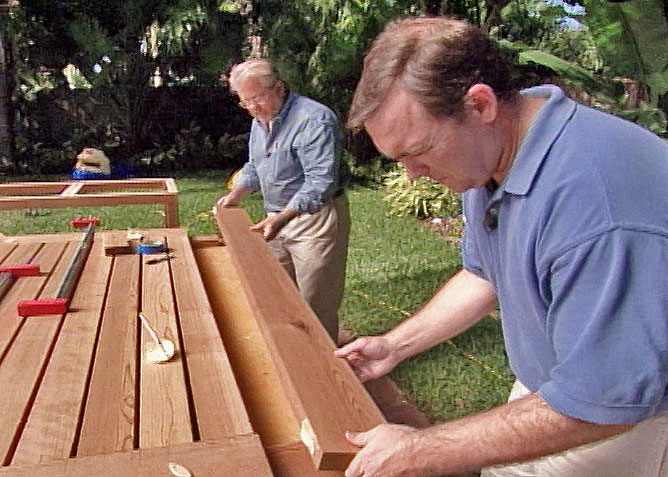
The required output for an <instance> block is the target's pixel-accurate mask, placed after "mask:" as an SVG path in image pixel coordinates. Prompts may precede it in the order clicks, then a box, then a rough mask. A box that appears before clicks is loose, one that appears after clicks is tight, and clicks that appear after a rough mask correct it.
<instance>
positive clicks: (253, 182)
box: [237, 160, 260, 192]
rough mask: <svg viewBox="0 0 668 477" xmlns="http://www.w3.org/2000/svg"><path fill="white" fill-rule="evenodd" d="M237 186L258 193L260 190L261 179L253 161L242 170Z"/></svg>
mask: <svg viewBox="0 0 668 477" xmlns="http://www.w3.org/2000/svg"><path fill="white" fill-rule="evenodd" d="M237 185H238V186H239V187H242V188H244V189H247V190H252V191H253V192H257V191H259V190H260V178H259V176H258V175H257V170H256V169H255V165H254V164H253V161H252V160H251V161H248V162H247V163H246V164H244V166H243V167H242V168H241V173H240V174H239V179H238V180H237Z"/></svg>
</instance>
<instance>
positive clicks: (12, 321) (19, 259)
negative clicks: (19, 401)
mask: <svg viewBox="0 0 668 477" xmlns="http://www.w3.org/2000/svg"><path fill="white" fill-rule="evenodd" d="M41 247H42V244H41V243H37V242H35V243H30V244H21V245H19V246H17V247H16V248H14V249H12V252H11V254H10V255H9V256H7V258H6V259H5V260H4V261H3V262H2V264H3V265H20V264H22V263H27V262H29V261H31V260H32V259H33V257H34V256H35V254H36V253H37V251H38V250H39V249H40V248H41ZM35 263H39V262H35ZM40 265H41V271H42V274H46V273H48V272H49V271H50V268H45V267H47V266H50V267H53V265H54V263H48V264H47V263H43V264H42V263H40ZM28 278H32V279H31V280H28ZM45 279H46V278H45V276H39V277H20V278H19V279H17V280H16V281H15V282H14V284H13V285H12V287H11V288H10V289H9V290H8V291H7V293H6V294H5V296H4V297H3V298H2V301H0V323H2V326H0V362H2V356H3V355H4V354H5V353H6V349H7V346H8V344H9V342H10V340H11V339H12V337H13V336H14V334H15V333H16V330H17V329H18V328H19V326H21V323H23V321H22V318H21V317H20V316H19V315H18V314H17V313H16V304H17V302H19V301H20V300H26V299H33V298H35V295H36V293H37V291H38V289H39V287H40V286H42V284H43V283H44V280H45Z"/></svg>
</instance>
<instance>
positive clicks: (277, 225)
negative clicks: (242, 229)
mask: <svg viewBox="0 0 668 477" xmlns="http://www.w3.org/2000/svg"><path fill="white" fill-rule="evenodd" d="M286 223H287V222H286V220H285V219H284V218H283V216H282V215H280V214H273V215H268V216H267V217H265V219H264V220H261V221H260V222H258V223H257V224H255V225H253V226H252V227H251V230H254V231H259V232H262V235H264V239H265V240H266V241H267V242H268V241H269V240H271V239H273V238H274V237H276V235H278V232H280V230H281V229H282V228H283V226H284V225H285V224H286Z"/></svg>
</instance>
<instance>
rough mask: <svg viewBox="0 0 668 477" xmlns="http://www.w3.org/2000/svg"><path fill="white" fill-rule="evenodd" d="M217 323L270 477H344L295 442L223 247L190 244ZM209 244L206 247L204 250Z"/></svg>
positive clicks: (289, 414) (295, 426)
mask: <svg viewBox="0 0 668 477" xmlns="http://www.w3.org/2000/svg"><path fill="white" fill-rule="evenodd" d="M191 242H195V243H197V244H198V245H199V246H197V247H195V248H194V252H195V258H196V259H197V265H198V268H199V270H200V273H201V274H202V279H203V281H204V286H205V287H206V290H207V293H208V295H209V300H210V301H211V306H212V308H213V311H214V313H215V316H216V321H217V322H218V327H219V328H220V332H221V335H222V336H223V342H224V343H225V349H226V350H227V354H228V356H229V358H230V362H231V363H232V367H233V369H234V373H235V375H236V377H237V382H238V383H239V388H240V389H241V394H242V396H243V398H244V402H245V403H246V409H247V410H248V414H249V416H250V419H251V423H252V424H253V428H254V429H255V431H256V432H257V433H258V434H259V435H260V437H261V439H262V444H263V446H264V447H265V450H266V452H267V457H268V458H269V462H270V464H271V467H272V470H273V472H274V475H276V476H278V477H329V476H332V477H334V476H342V475H343V472H341V471H333V470H332V471H326V470H317V469H316V468H315V467H314V466H313V462H312V461H311V456H310V455H309V453H308V451H307V450H306V447H305V446H304V444H303V443H302V442H301V440H300V439H299V421H298V420H297V417H296V416H295V414H294V412H293V411H292V408H291V406H290V403H289V402H288V400H287V399H286V397H285V395H284V394H283V393H282V392H276V390H277V389H281V383H280V380H279V377H278V371H277V369H276V367H275V366H274V363H273V361H272V360H271V356H270V355H269V351H268V350H267V347H266V344H265V342H264V338H263V337H262V333H261V332H260V329H259V327H258V324H257V322H256V320H255V318H254V316H253V314H252V312H251V309H250V305H249V304H248V300H247V298H246V294H245V292H244V290H243V287H242V286H241V282H240V281H239V276H238V275H237V273H236V271H235V270H234V265H233V264H232V259H231V257H230V254H229V250H228V249H227V247H222V246H220V243H218V241H211V240H206V239H205V240H202V239H201V238H200V237H194V238H191ZM205 243H208V244H209V246H208V247H207V246H205V245H204V244H205Z"/></svg>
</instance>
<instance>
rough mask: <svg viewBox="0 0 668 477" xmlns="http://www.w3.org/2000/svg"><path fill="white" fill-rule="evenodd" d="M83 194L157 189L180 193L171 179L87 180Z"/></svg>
mask: <svg viewBox="0 0 668 477" xmlns="http://www.w3.org/2000/svg"><path fill="white" fill-rule="evenodd" d="M82 182H84V183H85V186H84V189H83V191H81V193H82V194H91V193H97V192H104V191H110V190H125V191H129V190H137V189H156V190H164V191H166V192H175V193H176V192H178V188H177V187H176V182H175V181H174V179H171V178H160V177H155V178H143V179H123V180H86V181H82Z"/></svg>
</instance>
